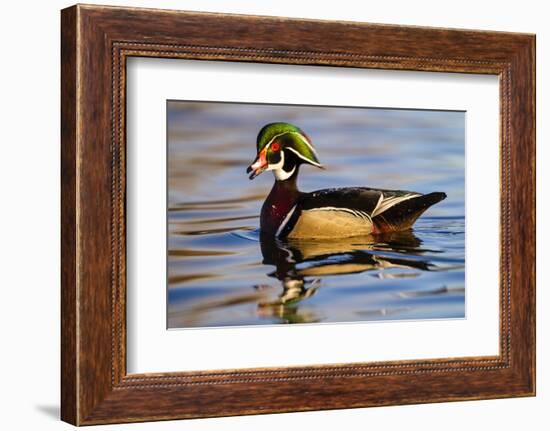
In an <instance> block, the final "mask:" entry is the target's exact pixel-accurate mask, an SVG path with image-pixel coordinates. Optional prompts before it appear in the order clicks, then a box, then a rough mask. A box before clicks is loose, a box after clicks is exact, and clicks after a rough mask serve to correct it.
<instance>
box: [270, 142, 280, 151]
mask: <svg viewBox="0 0 550 431" xmlns="http://www.w3.org/2000/svg"><path fill="white" fill-rule="evenodd" d="M271 149H272V150H273V151H279V150H280V149H281V146H280V145H279V144H278V143H277V142H273V144H271Z"/></svg>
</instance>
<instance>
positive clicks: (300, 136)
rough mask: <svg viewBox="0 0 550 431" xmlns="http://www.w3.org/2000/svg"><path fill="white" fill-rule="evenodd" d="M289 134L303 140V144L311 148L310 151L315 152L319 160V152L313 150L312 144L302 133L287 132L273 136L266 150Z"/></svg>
mask: <svg viewBox="0 0 550 431" xmlns="http://www.w3.org/2000/svg"><path fill="white" fill-rule="evenodd" d="M289 133H292V134H293V135H298V137H299V138H300V139H301V140H302V142H303V143H305V144H306V145H307V146H308V147H309V149H310V150H311V151H312V152H313V154H315V157H317V158H319V155H318V154H317V151H316V150H315V148H313V145H311V143H310V142H309V141H308V140H307V139H306V138H305V136H304V135H302V134H301V133H298V132H291V131H287V132H283V133H279V134H278V135H275V136H273V138H271V139H270V140H269V142H268V143H267V145H266V146H265V148H266V149H267V148H269V146H270V145H271V144H272V143H273V141H274V140H275V139H277V138H280V137H281V136H284V135H286V134H289Z"/></svg>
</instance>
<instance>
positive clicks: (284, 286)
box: [168, 101, 465, 328]
mask: <svg viewBox="0 0 550 431" xmlns="http://www.w3.org/2000/svg"><path fill="white" fill-rule="evenodd" d="M274 121H288V122H292V123H294V124H296V125H298V126H299V127H301V128H302V129H303V130H304V131H305V132H306V133H307V134H308V135H309V136H310V138H311V140H312V142H313V143H314V145H315V147H316V149H317V151H318V154H319V158H320V160H321V162H322V163H323V164H324V165H325V167H326V170H319V169H316V168H314V167H310V166H306V167H304V168H302V169H301V172H300V178H299V187H300V189H301V190H303V191H312V190H316V189H321V188H327V187H340V186H342V187H345V186H368V187H379V188H386V189H404V190H412V191H417V192H421V193H428V192H431V191H443V192H445V193H447V199H446V200H444V201H443V202H440V203H438V204H437V205H435V206H434V207H432V208H430V209H429V210H428V211H427V212H426V213H425V214H424V215H423V216H422V217H421V218H420V219H419V220H418V221H417V223H416V224H415V226H414V229H413V230H412V231H408V232H401V233H397V234H392V235H384V236H377V237H367V238H347V239H341V240H331V241H320V240H316V241H278V240H272V239H265V238H260V234H259V231H258V226H259V217H258V216H259V212H260V208H261V205H262V203H263V200H264V199H265V197H266V196H267V194H268V193H269V190H270V188H271V186H272V184H273V176H272V174H271V173H270V172H265V173H263V174H262V175H260V176H259V177H258V178H256V179H255V180H253V181H249V180H248V177H247V175H246V173H245V170H246V167H247V166H248V165H249V164H250V162H251V161H252V160H253V159H254V157H255V139H256V135H257V133H258V131H259V129H260V128H261V127H262V126H263V125H264V124H266V123H269V122H274ZM464 121H465V118H464V113H463V112H451V111H447V112H440V111H415V110H388V109H365V108H360V109H359V108H323V107H303V106H280V105H246V104H224V103H199V102H176V101H171V102H169V103H168V326H169V327H170V328H185V327H209V326H232V325H264V324H289V323H315V322H353V321H371V320H402V319H431V318H437V319H445V318H461V317H464V314H465V280H464V268H465V260H464V229H465V221H464V214H465V210H464V173H465V172H464V136H465V135H464V134H465V131H464Z"/></svg>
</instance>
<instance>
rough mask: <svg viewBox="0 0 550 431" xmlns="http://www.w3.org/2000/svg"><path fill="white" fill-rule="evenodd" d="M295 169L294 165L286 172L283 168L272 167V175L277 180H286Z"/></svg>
mask: <svg viewBox="0 0 550 431" xmlns="http://www.w3.org/2000/svg"><path fill="white" fill-rule="evenodd" d="M295 170H296V166H294V167H293V168H292V170H291V171H290V172H287V171H285V170H283V169H274V170H273V175H275V178H276V179H277V180H279V181H285V180H288V179H289V178H290V177H291V176H292V174H294V171H295Z"/></svg>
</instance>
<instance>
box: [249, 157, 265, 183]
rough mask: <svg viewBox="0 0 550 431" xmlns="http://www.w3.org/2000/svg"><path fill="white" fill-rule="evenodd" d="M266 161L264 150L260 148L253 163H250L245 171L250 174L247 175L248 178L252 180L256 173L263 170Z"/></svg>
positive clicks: (258, 173)
mask: <svg viewBox="0 0 550 431" xmlns="http://www.w3.org/2000/svg"><path fill="white" fill-rule="evenodd" d="M267 166H268V163H267V158H266V151H265V150H262V151H261V152H260V153H259V154H258V155H257V156H256V160H254V163H252V164H251V165H250V166H249V167H248V168H247V169H246V173H247V174H250V176H249V177H248V178H249V179H251V180H253V179H254V178H256V177H257V176H258V175H260V174H261V173H262V172H263V171H265V170H266V169H267Z"/></svg>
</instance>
